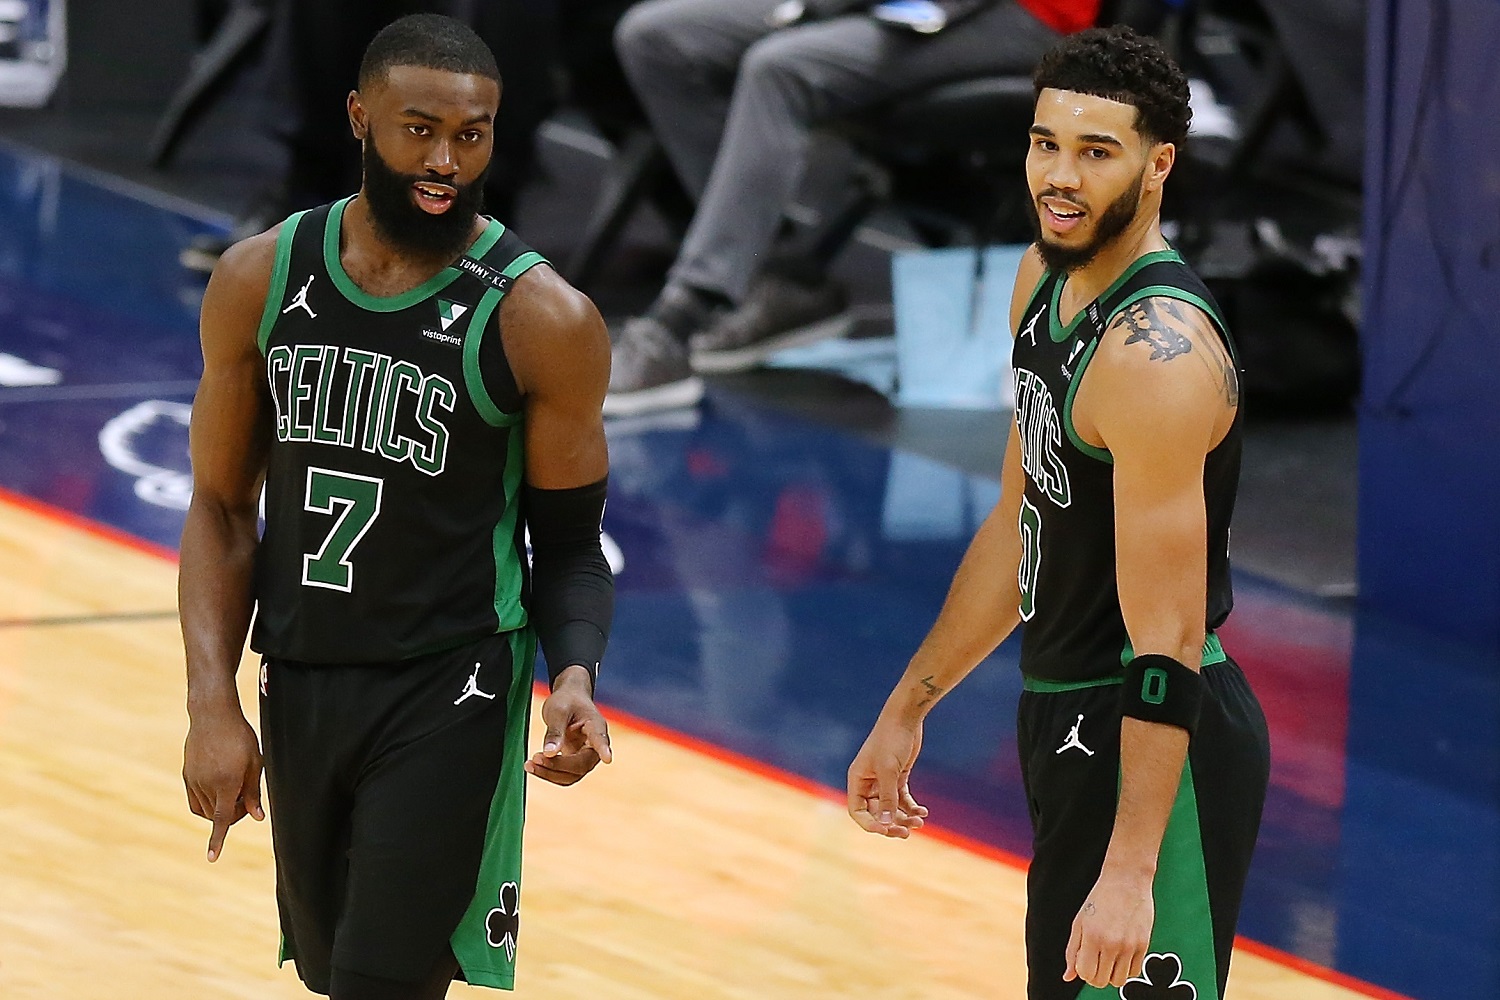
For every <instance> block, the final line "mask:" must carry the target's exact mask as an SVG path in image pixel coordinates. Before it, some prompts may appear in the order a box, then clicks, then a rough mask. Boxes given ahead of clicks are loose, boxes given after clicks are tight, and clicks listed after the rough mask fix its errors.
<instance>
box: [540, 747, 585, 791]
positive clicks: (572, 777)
mask: <svg viewBox="0 0 1500 1000" xmlns="http://www.w3.org/2000/svg"><path fill="white" fill-rule="evenodd" d="M555 762H556V758H554V757H541V756H540V755H538V756H536V757H533V758H532V759H531V760H528V761H527V762H526V765H525V767H526V773H527V774H530V775H533V776H535V777H538V778H541V779H542V780H543V781H550V782H551V783H552V784H554V785H563V786H567V785H571V784H574V783H576V782H578V781H580V780H582V778H583V774H580V773H578V772H576V771H565V770H563V769H562V768H559V767H553V766H552V765H553V764H554V763H555ZM585 773H587V772H585Z"/></svg>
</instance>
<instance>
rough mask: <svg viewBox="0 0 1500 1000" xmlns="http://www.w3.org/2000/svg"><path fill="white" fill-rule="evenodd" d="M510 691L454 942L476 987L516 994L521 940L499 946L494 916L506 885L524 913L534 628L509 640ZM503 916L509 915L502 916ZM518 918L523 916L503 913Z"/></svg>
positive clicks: (456, 954)
mask: <svg viewBox="0 0 1500 1000" xmlns="http://www.w3.org/2000/svg"><path fill="white" fill-rule="evenodd" d="M509 639H510V657H511V660H510V662H511V680H510V689H509V691H507V692H506V696H505V699H506V718H505V749H504V751H503V754H502V757H501V762H500V780H499V781H498V782H497V783H496V785H495V794H494V796H493V797H492V798H491V799H490V818H489V822H488V823H487V824H486V825H485V831H484V853H483V854H482V855H481V857H480V860H479V877H478V880H477V882H476V883H475V887H474V898H473V899H472V900H471V901H470V902H469V908H468V909H467V910H465V911H464V915H463V918H462V919H461V920H459V922H458V928H457V929H456V930H455V931H454V932H453V936H452V937H450V938H449V939H448V941H449V944H450V945H451V946H452V947H453V955H454V957H455V958H457V959H458V964H459V965H460V966H461V967H462V968H463V972H464V979H466V980H468V982H469V983H470V984H471V985H474V986H488V987H490V988H491V989H498V990H511V989H515V984H516V960H515V953H514V951H513V950H511V949H513V948H514V946H515V939H514V938H513V939H511V941H510V942H508V943H507V942H505V941H504V940H503V939H502V940H501V941H499V942H494V941H493V939H492V938H491V936H490V929H489V917H490V914H491V913H492V912H493V911H494V910H495V909H497V908H499V907H501V906H502V905H504V903H503V902H502V896H503V894H504V888H505V887H506V886H513V887H514V889H513V892H514V894H513V895H512V896H511V898H510V900H506V901H505V902H510V901H512V900H513V901H514V902H515V904H516V906H517V909H519V903H520V896H521V842H522V831H523V828H524V827H525V823H526V771H525V769H524V768H523V766H522V765H524V764H525V763H526V733H527V729H528V727H529V726H530V723H531V686H532V678H533V674H534V672H535V670H536V666H535V664H536V638H535V636H533V635H532V633H531V630H530V629H524V628H522V629H516V630H514V631H512V632H511V633H510V635H509ZM502 913H503V911H502ZM503 915H504V916H507V917H510V918H512V919H516V918H518V916H519V914H516V913H510V914H503Z"/></svg>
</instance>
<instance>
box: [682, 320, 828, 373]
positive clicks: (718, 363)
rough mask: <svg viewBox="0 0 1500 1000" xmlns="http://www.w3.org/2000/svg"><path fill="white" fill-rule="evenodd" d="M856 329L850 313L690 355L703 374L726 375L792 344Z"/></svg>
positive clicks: (826, 338) (811, 341) (805, 342)
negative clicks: (751, 341) (758, 339)
mask: <svg viewBox="0 0 1500 1000" xmlns="http://www.w3.org/2000/svg"><path fill="white" fill-rule="evenodd" d="M853 329H854V317H853V316H851V315H849V313H847V312H842V313H839V314H838V315H837V316H830V317H828V318H827V319H823V320H818V321H817V322H816V323H809V324H808V325H807V326H800V327H798V328H796V329H795V330H788V331H787V332H785V333H779V334H777V335H776V336H774V337H767V338H766V339H765V340H760V341H756V342H755V343H753V344H747V345H746V346H744V347H736V348H734V349H733V350H728V351H694V352H693V353H692V356H691V357H690V358H689V361H690V363H691V364H692V366H693V371H695V372H699V373H701V374H704V375H727V374H729V373H730V372H743V371H749V370H750V369H751V368H754V367H756V366H757V365H760V364H762V363H764V362H765V361H766V359H767V358H769V357H770V356H771V355H773V354H776V353H778V352H780V351H785V350H787V349H788V348H792V347H806V346H807V345H808V344H816V343H818V342H819V341H822V340H832V339H834V338H835V337H843V336H847V335H848V334H849V332H850V331H851V330H853Z"/></svg>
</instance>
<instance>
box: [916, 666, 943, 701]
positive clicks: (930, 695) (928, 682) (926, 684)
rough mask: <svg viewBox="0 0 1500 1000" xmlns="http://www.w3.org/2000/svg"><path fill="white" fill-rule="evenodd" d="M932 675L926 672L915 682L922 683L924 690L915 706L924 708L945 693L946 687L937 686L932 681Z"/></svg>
mask: <svg viewBox="0 0 1500 1000" xmlns="http://www.w3.org/2000/svg"><path fill="white" fill-rule="evenodd" d="M933 676H934V675H933V674H928V675H927V676H926V677H923V678H922V679H921V680H920V681H918V682H917V683H919V684H921V685H922V690H923V691H925V692H926V693H925V694H924V695H923V696H922V700H921V701H919V702H917V708H926V707H927V706H928V705H930V704H932V703H933V702H935V701H937V700H938V699H939V698H941V697H942V696H943V695H944V693H946V691H947V689H946V688H943V687H939V686H938V685H936V684H934V683H932V678H933Z"/></svg>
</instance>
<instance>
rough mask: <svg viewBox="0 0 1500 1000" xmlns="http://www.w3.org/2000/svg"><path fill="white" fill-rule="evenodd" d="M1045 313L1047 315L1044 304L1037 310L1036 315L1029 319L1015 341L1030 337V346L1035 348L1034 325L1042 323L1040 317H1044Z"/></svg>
mask: <svg viewBox="0 0 1500 1000" xmlns="http://www.w3.org/2000/svg"><path fill="white" fill-rule="evenodd" d="M1046 313H1047V306H1046V305H1045V304H1043V305H1042V308H1040V309H1038V310H1037V311H1036V315H1035V316H1033V317H1031V322H1030V323H1027V324H1026V329H1024V330H1022V331H1021V332H1020V334H1019V335H1017V337H1016V339H1017V340H1020V339H1021V338H1022V337H1030V338H1031V346H1032V347H1035V346H1036V325H1037V324H1038V323H1040V322H1041V321H1042V317H1043V316H1044V315H1046Z"/></svg>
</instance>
